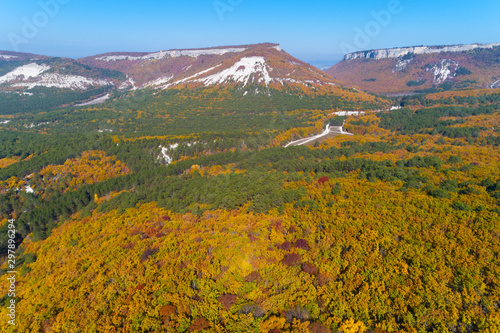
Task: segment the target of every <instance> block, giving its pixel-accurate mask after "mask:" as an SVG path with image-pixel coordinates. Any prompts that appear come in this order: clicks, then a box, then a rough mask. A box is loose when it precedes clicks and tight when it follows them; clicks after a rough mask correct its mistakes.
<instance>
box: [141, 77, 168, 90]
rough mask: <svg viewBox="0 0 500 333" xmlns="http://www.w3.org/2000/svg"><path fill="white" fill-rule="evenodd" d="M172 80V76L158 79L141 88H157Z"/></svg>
mask: <svg viewBox="0 0 500 333" xmlns="http://www.w3.org/2000/svg"><path fill="white" fill-rule="evenodd" d="M173 78H174V76H173V75H169V76H164V77H160V78H158V79H156V80H154V81H150V82H148V83H146V84H144V85H143V86H142V87H143V88H147V87H152V86H158V85H160V84H165V83H168V82H170V81H172V79H173Z"/></svg>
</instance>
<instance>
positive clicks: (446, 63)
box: [427, 59, 459, 84]
mask: <svg viewBox="0 0 500 333" xmlns="http://www.w3.org/2000/svg"><path fill="white" fill-rule="evenodd" d="M458 67H459V64H458V62H456V61H453V60H450V59H442V60H441V61H439V62H438V63H437V64H436V65H434V66H433V67H431V68H429V69H427V70H428V71H433V72H434V83H436V84H442V83H444V82H445V81H446V80H448V79H449V78H452V77H454V76H455V74H452V73H455V71H456V70H457V69H458Z"/></svg>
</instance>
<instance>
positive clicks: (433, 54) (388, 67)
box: [325, 43, 500, 94]
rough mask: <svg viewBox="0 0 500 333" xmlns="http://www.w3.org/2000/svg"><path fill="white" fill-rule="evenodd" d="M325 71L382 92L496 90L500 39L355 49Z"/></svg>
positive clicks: (347, 82)
mask: <svg viewBox="0 0 500 333" xmlns="http://www.w3.org/2000/svg"><path fill="white" fill-rule="evenodd" d="M325 72H326V73H328V74H330V75H331V76H333V77H334V78H336V79H337V80H339V81H341V82H343V83H345V84H347V85H351V86H356V87H359V88H361V89H363V90H366V91H368V92H372V93H379V94H399V93H414V92H433V91H443V90H450V89H474V88H482V89H487V88H498V87H500V43H496V44H469V45H452V46H415V47H404V48H393V49H380V50H370V51H362V52H355V53H350V54H347V55H345V57H344V59H343V61H341V62H339V63H337V64H336V65H334V66H333V67H331V68H329V69H327V70H326V71H325Z"/></svg>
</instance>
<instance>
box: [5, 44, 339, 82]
mask: <svg viewBox="0 0 500 333" xmlns="http://www.w3.org/2000/svg"><path fill="white" fill-rule="evenodd" d="M249 83H251V84H260V85H263V86H267V87H269V86H272V87H275V88H279V87H280V86H283V85H301V86H306V87H312V86H315V87H320V86H324V85H329V86H337V85H338V84H339V82H338V81H336V80H334V79H333V78H331V77H330V76H329V75H327V74H325V73H324V72H322V71H321V70H319V69H317V68H315V67H313V66H311V65H309V64H307V63H305V62H303V61H300V60H298V59H296V58H294V57H292V56H290V55H289V54H287V53H286V52H284V51H283V50H282V49H281V47H280V45H278V44H270V43H265V44H255V45H241V46H224V47H216V48H204V49H191V50H169V51H159V52H153V53H132V52H114V53H106V54H100V55H96V56H91V57H87V58H82V59H77V60H73V59H68V58H53V57H46V56H40V55H34V54H25V53H15V52H7V51H1V52H0V90H1V91H17V92H20V91H25V90H28V89H31V88H34V87H53V88H61V89H72V90H87V89H90V88H92V87H105V86H110V87H115V88H117V89H120V90H129V89H130V90H135V89H142V88H156V89H167V88H170V87H176V86H179V85H190V86H214V85H226V84H229V85H231V84H238V85H241V86H246V85H248V84H249Z"/></svg>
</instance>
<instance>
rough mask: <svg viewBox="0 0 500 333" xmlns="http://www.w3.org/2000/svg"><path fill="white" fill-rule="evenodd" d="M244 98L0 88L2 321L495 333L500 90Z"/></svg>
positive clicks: (37, 326)
mask: <svg viewBox="0 0 500 333" xmlns="http://www.w3.org/2000/svg"><path fill="white" fill-rule="evenodd" d="M259 89H262V88H259V86H258V85H257V84H255V86H250V87H248V89H247V90H248V91H252V93H249V94H244V95H243V94H242V92H241V87H239V86H238V85H234V86H226V87H221V88H218V87H204V88H200V87H198V88H192V87H187V86H186V87H184V86H178V87H174V88H172V89H167V90H158V91H156V90H150V89H143V90H134V91H132V90H131V91H127V92H125V91H121V92H119V91H118V90H114V91H112V92H110V98H109V99H108V100H107V101H106V102H104V103H102V104H96V105H88V106H74V105H73V106H70V105H69V104H68V101H71V100H75V99H78V100H85V99H87V98H89V96H92V94H99V93H103V92H105V89H102V91H93V92H88V93H87V94H86V95H85V94H83V95H81V94H80V95H78V96H76V95H77V93H74V92H70V91H59V90H57V91H56V90H50V89H42V88H40V89H35V90H33V95H30V96H28V95H26V96H25V95H16V94H10V95H9V94H1V95H0V207H1V209H0V221H1V223H0V247H1V248H2V252H1V253H2V255H4V256H3V257H2V265H1V266H0V268H1V271H0V274H2V280H5V278H6V274H7V272H8V271H10V270H12V269H10V268H9V267H8V261H7V257H6V256H5V254H6V253H7V250H8V244H9V243H8V238H7V234H8V231H7V230H8V228H9V222H8V221H9V220H15V225H16V235H15V246H16V256H17V258H16V261H15V270H16V271H18V275H17V280H16V282H17V285H16V296H15V300H16V316H17V318H18V319H17V322H16V326H15V327H9V325H7V323H6V320H5V322H3V320H4V319H5V318H7V313H8V310H7V306H8V304H9V302H10V299H11V297H9V296H8V289H9V286H8V285H7V284H6V283H0V316H1V317H2V329H4V328H5V330H6V331H8V332H273V333H276V332H304V333H307V332H311V333H326V332H333V333H337V332H343V333H355V332H377V333H389V332H419V333H420V332H422V333H423V332H453V333H455V332H457V333H458V332H460V333H462V332H463V333H469V332H491V333H493V332H499V331H500V261H499V255H500V167H499V166H500V149H499V146H500V127H499V126H500V93H499V92H498V91H495V90H484V91H482V92H481V93H477V92H474V91H470V93H466V92H456V93H454V92H453V91H449V92H444V93H435V94H432V95H426V94H416V95H411V96H405V97H394V98H388V97H382V96H375V95H369V94H365V93H361V92H359V91H357V90H355V89H349V88H343V87H341V88H340V87H339V88H335V89H337V90H335V92H334V93H332V91H331V90H327V89H323V90H321V89H319V88H318V90H316V91H314V92H313V93H312V92H311V91H310V90H307V89H300V88H299V87H297V86H293V85H290V86H287V87H286V88H283V89H277V88H273V87H269V88H268V89H267V90H265V91H264V92H262V91H261V92H259V91H258V90H259ZM40 95H44V96H45V97H44V98H39V97H40ZM61 105H63V107H60V106H61ZM391 106H398V107H401V108H393V109H391V110H389V109H390V108H391ZM343 110H351V111H359V113H356V114H354V115H349V116H342V117H340V116H337V115H336V114H335V113H336V112H338V111H343ZM327 124H330V125H331V126H340V127H342V126H343V130H344V131H346V132H348V133H350V134H353V135H345V134H344V135H342V134H338V133H337V134H335V135H332V134H331V135H328V136H326V137H322V138H319V139H317V140H312V141H310V142H308V143H307V144H305V145H300V146H289V147H287V148H284V146H285V145H286V144H287V143H289V142H292V141H294V140H299V139H301V138H306V137H310V136H314V135H318V134H319V133H321V132H323V130H324V129H325V126H326V125H327ZM4 324H5V325H4Z"/></svg>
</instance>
